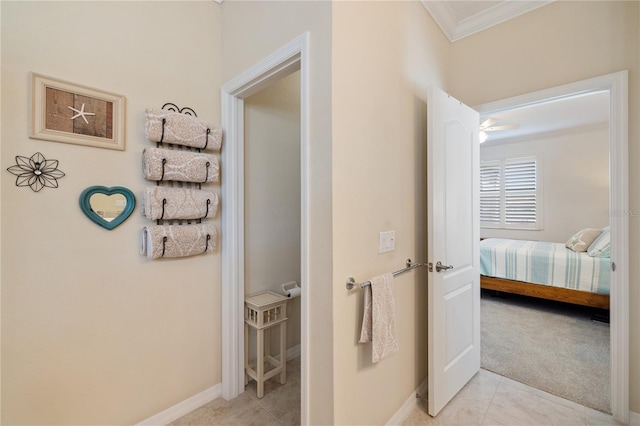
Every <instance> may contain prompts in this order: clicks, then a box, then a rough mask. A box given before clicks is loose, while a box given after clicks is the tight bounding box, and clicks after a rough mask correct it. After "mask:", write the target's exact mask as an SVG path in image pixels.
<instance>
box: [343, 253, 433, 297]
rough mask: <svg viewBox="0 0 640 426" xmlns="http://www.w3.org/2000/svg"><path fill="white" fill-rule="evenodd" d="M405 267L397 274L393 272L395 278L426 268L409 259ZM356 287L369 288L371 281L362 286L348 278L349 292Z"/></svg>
mask: <svg viewBox="0 0 640 426" xmlns="http://www.w3.org/2000/svg"><path fill="white" fill-rule="evenodd" d="M405 265H406V266H405V267H404V268H403V269H399V270H397V271H395V272H392V273H391V274H392V275H393V276H394V277H395V276H398V275H400V274H404V273H405V272H407V271H410V270H412V269H415V268H419V267H420V266H424V263H413V262H412V261H411V259H407V261H406V262H405ZM356 285H359V286H360V288H364V287H368V286H370V285H371V281H365V282H363V283H361V284H357V283H356V280H355V279H354V278H353V277H348V278H347V290H352V289H353V288H354V287H355V286H356Z"/></svg>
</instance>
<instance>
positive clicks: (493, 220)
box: [480, 157, 542, 229]
mask: <svg viewBox="0 0 640 426" xmlns="http://www.w3.org/2000/svg"><path fill="white" fill-rule="evenodd" d="M538 171H539V160H538V159H537V158H536V157H525V158H509V159H503V160H491V161H483V162H482V164H480V226H482V227H483V228H505V229H507V228H508V229H542V208H541V202H542V196H541V188H540V184H539V181H538Z"/></svg>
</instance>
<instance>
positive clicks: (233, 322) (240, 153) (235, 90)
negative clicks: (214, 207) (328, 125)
mask: <svg viewBox="0 0 640 426" xmlns="http://www.w3.org/2000/svg"><path fill="white" fill-rule="evenodd" d="M308 38H309V35H308V33H304V34H302V35H301V36H299V37H297V38H296V39H294V40H293V41H291V42H290V43H288V44H287V45H285V46H283V47H282V48H281V49H279V50H277V51H276V52H274V53H273V54H271V55H269V56H268V57H267V58H265V59H264V60H262V61H260V62H259V63H257V64H255V65H254V66H253V67H251V68H249V69H247V70H246V71H245V72H243V73H242V74H240V75H238V76H237V77H235V78H234V79H232V80H231V81H230V82H228V83H227V84H225V85H224V86H223V87H222V91H221V98H222V123H223V128H224V129H225V132H226V133H225V149H224V150H223V155H222V200H223V201H222V202H223V203H224V207H223V208H222V225H221V231H222V232H221V234H222V238H221V257H222V265H221V266H222V283H223V285H222V300H221V305H222V396H223V398H225V399H227V400H230V399H233V398H235V397H236V396H238V395H240V394H241V393H242V392H243V391H244V314H243V311H244V297H245V239H244V232H245V221H244V218H245V174H244V168H245V159H244V153H245V151H244V142H245V133H244V132H245V115H244V114H245V110H244V101H245V99H247V98H248V97H250V96H251V95H254V94H256V93H258V92H260V91H261V90H262V89H264V88H265V87H268V86H270V85H271V84H272V83H273V82H275V81H279V80H281V79H282V78H284V77H287V76H289V75H291V74H293V73H295V72H296V71H299V84H300V138H299V143H300V146H299V147H300V153H299V165H300V173H299V182H300V187H299V188H300V189H299V191H300V201H299V213H300V215H299V218H300V226H299V229H300V238H299V240H300V243H299V249H300V251H299V254H300V263H299V267H300V281H299V285H300V287H301V296H300V346H299V347H300V374H301V378H300V388H301V389H300V393H301V404H300V412H301V423H302V424H306V423H308V422H309V419H308V405H309V401H308V396H309V392H308V378H307V377H308V368H309V367H308V364H309V363H308V361H307V359H308V349H307V348H308V346H309V343H308V339H309V333H308V319H307V318H308V313H309V309H308V307H309V297H308V295H309V294H310V292H309V290H310V286H311V285H312V284H311V283H310V281H309V278H308V256H307V253H308V251H309V246H308V244H309V242H308V235H309V230H308V226H309V222H308V213H307V212H308V210H309V207H308V206H309V200H308V189H307V185H308V176H309V158H308V141H309V138H308V133H307V123H308V110H309V107H308V91H309V89H308V85H309V78H308V69H309V66H308V61H309V59H308Z"/></svg>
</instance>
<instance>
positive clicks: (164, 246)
mask: <svg viewBox="0 0 640 426" xmlns="http://www.w3.org/2000/svg"><path fill="white" fill-rule="evenodd" d="M209 241H211V234H207V239H206V242H205V246H204V251H203V252H202V253H206V252H207V250H209ZM166 245H167V237H162V257H164V252H165V249H166Z"/></svg>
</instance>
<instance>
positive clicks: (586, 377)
mask: <svg viewBox="0 0 640 426" xmlns="http://www.w3.org/2000/svg"><path fill="white" fill-rule="evenodd" d="M596 311H597V310H594V309H590V308H584V307H580V306H574V305H568V304H564V303H558V302H548V301H543V300H540V299H533V298H528V297H524V296H516V295H510V294H509V295H503V294H498V295H494V293H493V292H485V291H483V294H482V299H481V319H482V320H481V323H482V325H481V330H482V337H481V340H482V344H481V347H482V351H481V352H482V360H481V364H482V368H484V369H486V370H489V371H493V372H494V373H497V374H500V375H501V376H505V377H508V378H510V379H513V380H516V381H518V382H521V383H525V384H527V385H529V386H532V387H535V388H537V389H540V390H543V391H546V392H549V393H552V394H554V395H557V396H560V397H562V398H565V399H569V400H571V401H575V402H577V403H579V404H582V405H585V406H587V407H591V408H594V409H596V410H600V411H603V412H607V413H610V412H611V401H610V398H611V385H610V368H609V362H610V361H609V346H610V345H609V325H608V324H603V323H601V322H597V321H592V320H591V315H592V314H593V313H594V312H596ZM599 312H602V311H599Z"/></svg>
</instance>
